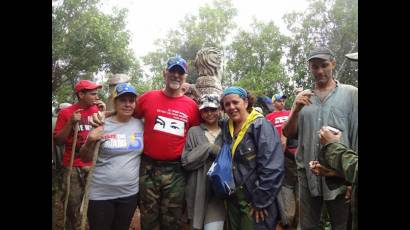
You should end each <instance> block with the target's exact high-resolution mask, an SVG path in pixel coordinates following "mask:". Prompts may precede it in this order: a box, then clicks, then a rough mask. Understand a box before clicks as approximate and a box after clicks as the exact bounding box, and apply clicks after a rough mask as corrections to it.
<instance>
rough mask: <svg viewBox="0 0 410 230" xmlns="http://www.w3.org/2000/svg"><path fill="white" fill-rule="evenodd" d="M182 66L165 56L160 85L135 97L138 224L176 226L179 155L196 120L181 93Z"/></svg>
mask: <svg viewBox="0 0 410 230" xmlns="http://www.w3.org/2000/svg"><path fill="white" fill-rule="evenodd" d="M187 71H188V65H187V63H186V61H185V60H184V59H182V58H181V57H173V58H170V59H169V60H168V62H167V68H166V70H164V73H163V74H164V80H165V88H164V89H162V90H152V91H149V92H146V93H145V94H143V95H141V96H140V97H139V98H138V99H137V107H136V110H135V114H134V115H135V116H136V117H137V118H144V120H145V123H144V153H143V155H142V159H141V166H140V201H141V202H140V210H141V229H142V230H152V229H171V230H172V229H178V230H179V229H181V221H180V217H181V215H182V211H183V203H184V190H185V184H186V178H185V172H184V170H183V168H182V164H181V154H182V152H183V148H184V145H185V140H186V136H187V132H188V129H189V128H190V127H192V126H197V125H199V121H200V116H199V111H198V107H197V104H196V103H195V101H194V100H192V99H191V98H189V97H187V96H185V95H184V92H183V90H182V86H183V84H184V82H185V80H186V77H187Z"/></svg>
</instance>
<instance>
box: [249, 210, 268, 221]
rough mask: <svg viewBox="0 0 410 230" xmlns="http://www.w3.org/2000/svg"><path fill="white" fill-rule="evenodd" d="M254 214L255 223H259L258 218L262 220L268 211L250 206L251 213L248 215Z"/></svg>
mask: <svg viewBox="0 0 410 230" xmlns="http://www.w3.org/2000/svg"><path fill="white" fill-rule="evenodd" d="M253 214H255V220H256V223H259V220H261V221H264V220H265V217H267V216H268V211H266V209H263V208H262V209H255V208H254V207H251V213H250V215H251V216H253Z"/></svg>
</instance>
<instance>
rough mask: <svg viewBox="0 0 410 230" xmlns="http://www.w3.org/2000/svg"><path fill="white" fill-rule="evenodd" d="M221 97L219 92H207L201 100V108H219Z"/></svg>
mask: <svg viewBox="0 0 410 230" xmlns="http://www.w3.org/2000/svg"><path fill="white" fill-rule="evenodd" d="M220 100H221V99H220V97H219V95H218V94H214V93H212V94H205V95H202V97H201V99H200V100H199V108H198V109H199V110H201V109H204V108H208V107H209V108H219V102H220Z"/></svg>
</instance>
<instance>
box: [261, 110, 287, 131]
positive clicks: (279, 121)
mask: <svg viewBox="0 0 410 230" xmlns="http://www.w3.org/2000/svg"><path fill="white" fill-rule="evenodd" d="M289 114H290V111H287V110H283V111H275V112H272V113H269V114H267V115H266V119H267V120H268V121H270V122H272V124H273V125H274V126H275V127H276V129H277V130H278V133H279V135H280V136H282V126H283V124H284V123H286V122H287V121H288V119H289Z"/></svg>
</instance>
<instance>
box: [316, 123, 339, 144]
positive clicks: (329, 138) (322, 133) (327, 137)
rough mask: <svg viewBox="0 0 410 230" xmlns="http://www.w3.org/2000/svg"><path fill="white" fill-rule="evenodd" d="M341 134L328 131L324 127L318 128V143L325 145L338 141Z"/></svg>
mask: <svg viewBox="0 0 410 230" xmlns="http://www.w3.org/2000/svg"><path fill="white" fill-rule="evenodd" d="M341 136H342V134H341V133H340V132H339V133H338V134H334V133H333V132H332V131H330V130H329V129H327V128H326V127H322V128H321V129H320V130H319V137H320V143H321V144H322V145H325V144H327V143H331V142H339V141H340V137H341Z"/></svg>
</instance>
